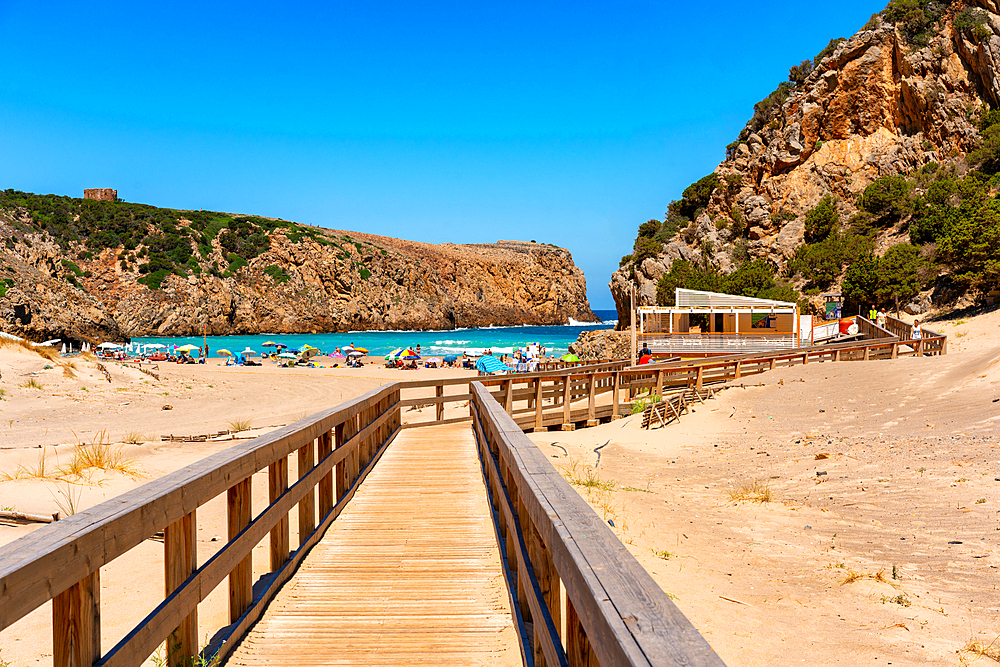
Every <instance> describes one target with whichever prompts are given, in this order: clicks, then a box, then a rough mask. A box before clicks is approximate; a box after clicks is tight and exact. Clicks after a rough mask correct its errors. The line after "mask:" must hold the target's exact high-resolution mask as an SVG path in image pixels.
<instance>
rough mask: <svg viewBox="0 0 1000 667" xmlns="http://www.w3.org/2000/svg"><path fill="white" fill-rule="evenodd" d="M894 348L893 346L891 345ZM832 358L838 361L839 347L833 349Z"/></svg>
mask: <svg viewBox="0 0 1000 667" xmlns="http://www.w3.org/2000/svg"><path fill="white" fill-rule="evenodd" d="M893 347H894V348H895V346H893ZM833 360H834V361H840V348H837V349H836V350H834V351H833Z"/></svg>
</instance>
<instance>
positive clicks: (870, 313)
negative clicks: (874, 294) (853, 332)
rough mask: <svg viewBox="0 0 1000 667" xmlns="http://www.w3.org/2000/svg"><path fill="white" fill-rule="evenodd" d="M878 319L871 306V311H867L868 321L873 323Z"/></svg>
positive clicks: (876, 312) (875, 311)
mask: <svg viewBox="0 0 1000 667" xmlns="http://www.w3.org/2000/svg"><path fill="white" fill-rule="evenodd" d="M877 318H878V311H877V310H875V306H874V305H872V307H871V309H870V310H869V311H868V321H869V322H874V321H875V320H876V319H877Z"/></svg>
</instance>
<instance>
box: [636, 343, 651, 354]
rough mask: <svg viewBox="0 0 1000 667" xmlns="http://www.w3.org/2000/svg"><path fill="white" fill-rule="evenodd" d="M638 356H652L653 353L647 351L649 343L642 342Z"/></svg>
mask: <svg viewBox="0 0 1000 667" xmlns="http://www.w3.org/2000/svg"><path fill="white" fill-rule="evenodd" d="M639 356H640V357H645V356H650V357H651V356H653V353H652V352H650V351H649V345H647V344H646V343H643V344H642V350H640V351H639Z"/></svg>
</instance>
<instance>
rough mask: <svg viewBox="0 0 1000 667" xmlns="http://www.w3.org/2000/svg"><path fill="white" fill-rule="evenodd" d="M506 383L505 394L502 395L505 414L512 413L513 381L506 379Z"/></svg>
mask: <svg viewBox="0 0 1000 667" xmlns="http://www.w3.org/2000/svg"><path fill="white" fill-rule="evenodd" d="M505 384H506V385H507V395H506V396H504V399H503V402H504V409H505V410H507V414H509V415H512V414H514V381H513V380H507V382H506V383H505Z"/></svg>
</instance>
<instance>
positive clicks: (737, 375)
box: [733, 361, 743, 380]
mask: <svg viewBox="0 0 1000 667" xmlns="http://www.w3.org/2000/svg"><path fill="white" fill-rule="evenodd" d="M742 376H743V362H742V361H737V362H736V370H735V371H733V379H734V380H739V379H740V378H741V377H742Z"/></svg>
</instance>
